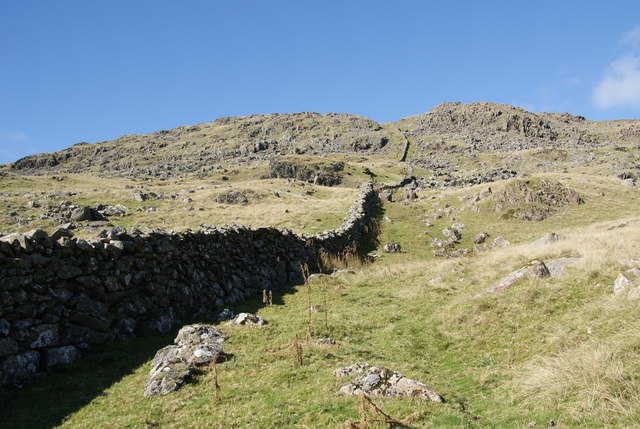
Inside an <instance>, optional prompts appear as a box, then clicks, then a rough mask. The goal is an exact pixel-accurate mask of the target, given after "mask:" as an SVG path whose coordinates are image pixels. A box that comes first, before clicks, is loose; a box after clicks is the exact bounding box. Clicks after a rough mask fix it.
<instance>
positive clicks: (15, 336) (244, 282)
mask: <svg viewBox="0 0 640 429" xmlns="http://www.w3.org/2000/svg"><path fill="white" fill-rule="evenodd" d="M378 204H379V201H378V197H377V194H376V192H375V190H374V187H373V184H372V183H366V184H364V185H362V186H361V188H360V189H359V191H358V194H357V197H356V200H355V202H354V204H353V205H352V207H351V209H350V212H349V216H348V217H347V218H346V219H345V221H344V223H343V224H342V225H341V226H340V227H338V228H337V229H335V230H332V231H325V232H324V233H320V234H316V235H312V236H306V235H303V236H297V235H295V234H293V233H292V232H291V231H289V230H286V229H277V228H255V229H253V228H248V227H243V226H233V227H209V226H204V225H203V226H202V227H201V229H200V231H198V232H187V233H181V234H174V233H169V232H166V231H163V230H148V231H145V232H143V231H140V230H134V231H130V232H127V231H126V230H124V229H123V228H116V229H113V230H111V231H109V232H108V233H107V234H106V237H104V238H96V239H93V240H82V239H69V238H65V237H57V236H55V235H54V236H49V235H47V234H46V233H45V232H44V231H42V230H34V231H32V232H30V233H28V234H23V235H21V234H12V235H9V236H6V237H0V387H3V386H4V387H7V386H18V387H19V386H22V385H24V384H26V383H27V382H28V381H29V380H30V379H31V378H32V377H33V376H34V375H35V374H36V373H38V372H42V371H47V370H48V369H50V368H51V367H54V366H56V365H58V364H61V363H68V362H71V361H73V360H74V359H75V358H76V357H77V356H78V355H79V354H80V353H81V351H82V350H83V349H86V348H89V347H90V346H91V345H96V344H103V343H107V342H109V341H112V340H115V339H126V338H130V337H133V336H135V335H150V334H154V333H162V332H167V331H168V330H169V329H171V327H172V326H173V325H175V324H177V323H181V322H186V321H188V320H189V319H191V318H192V317H193V316H194V315H196V314H197V313H199V312H201V311H205V310H208V309H211V308H213V307H215V306H221V305H224V304H225V303H230V302H237V301H240V300H243V299H245V298H246V297H248V296H249V295H251V294H253V293H255V292H259V291H261V290H262V289H273V288H276V287H278V286H279V285H282V284H284V283H287V282H289V281H295V280H299V279H301V269H300V265H301V264H308V265H309V266H310V267H311V268H312V269H313V268H317V267H318V264H319V262H318V261H319V260H320V256H321V254H322V253H327V254H329V255H338V254H340V253H342V252H344V250H345V249H347V248H356V247H357V246H358V242H359V240H360V239H361V237H362V235H363V234H364V233H365V232H366V230H367V225H368V224H369V223H370V222H371V221H372V216H374V215H375V208H376V207H377V205H378Z"/></svg>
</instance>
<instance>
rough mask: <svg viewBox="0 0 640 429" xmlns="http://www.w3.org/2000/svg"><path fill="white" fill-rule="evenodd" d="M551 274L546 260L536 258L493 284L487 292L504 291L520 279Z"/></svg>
mask: <svg viewBox="0 0 640 429" xmlns="http://www.w3.org/2000/svg"><path fill="white" fill-rule="evenodd" d="M550 275H551V273H550V272H549V269H548V268H547V266H546V265H545V264H544V262H542V261H539V260H537V259H536V260H533V261H531V262H529V263H528V264H526V265H525V266H524V267H522V268H519V269H517V270H515V271H513V272H512V273H509V274H508V275H507V276H505V277H503V278H502V279H500V280H499V281H498V282H496V283H495V284H494V285H493V286H491V287H490V288H489V289H487V290H486V293H497V292H502V291H503V290H506V289H509V288H510V287H511V286H513V285H514V284H516V283H517V282H519V281H520V280H525V279H533V278H540V277H549V276H550Z"/></svg>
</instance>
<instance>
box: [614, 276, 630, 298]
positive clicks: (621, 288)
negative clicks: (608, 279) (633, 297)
mask: <svg viewBox="0 0 640 429" xmlns="http://www.w3.org/2000/svg"><path fill="white" fill-rule="evenodd" d="M632 287H633V285H632V284H631V281H630V280H629V279H628V278H626V277H625V275H624V274H622V273H620V274H618V277H616V279H615V281H614V282H613V294H614V295H623V294H625V293H628V292H629V290H630V289H631V288H632Z"/></svg>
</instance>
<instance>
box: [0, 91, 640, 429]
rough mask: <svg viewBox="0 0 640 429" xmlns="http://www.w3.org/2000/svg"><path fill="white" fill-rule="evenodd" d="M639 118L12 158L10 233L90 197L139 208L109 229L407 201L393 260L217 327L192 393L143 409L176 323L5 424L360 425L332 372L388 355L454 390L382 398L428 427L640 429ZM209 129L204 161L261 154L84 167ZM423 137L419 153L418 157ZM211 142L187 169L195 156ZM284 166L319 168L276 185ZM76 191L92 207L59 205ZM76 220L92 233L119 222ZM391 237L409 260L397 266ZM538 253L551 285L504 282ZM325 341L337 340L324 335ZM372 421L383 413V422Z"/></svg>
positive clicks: (80, 374) (384, 216)
mask: <svg viewBox="0 0 640 429" xmlns="http://www.w3.org/2000/svg"><path fill="white" fill-rule="evenodd" d="M243 124H244V125H243ZM639 124H640V121H608V122H593V121H588V120H586V119H584V118H580V117H575V116H570V115H567V114H551V113H543V114H533V113H529V112H525V111H524V110H522V109H518V108H514V107H511V106H504V105H495V104H490V103H474V104H471V105H464V104H460V103H446V104H444V105H441V106H438V107H436V108H434V109H433V110H432V111H430V112H428V113H425V114H422V115H418V116H414V117H410V118H406V119H403V120H400V121H398V122H397V123H395V124H382V125H381V124H377V123H375V122H373V121H370V120H367V119H364V118H360V117H356V116H353V115H336V114H329V115H317V114H310V113H304V114H296V115H264V116H252V117H243V118H225V119H219V120H216V121H213V122H212V123H210V124H201V125H200V126H199V127H200V128H198V130H189V129H188V127H183V128H180V129H177V130H178V131H176V130H172V131H170V132H164V133H155V134H153V135H149V136H128V137H125V138H122V139H120V140H118V141H114V142H105V143H100V144H96V145H81V146H79V147H73V148H70V149H68V150H67V151H68V152H66V153H73V155H70V156H69V157H68V158H67V159H66V160H65V161H61V162H58V163H57V164H55V165H48V166H47V162H46V161H43V160H47V159H51V158H52V157H55V158H56V160H58V159H59V158H60V156H61V155H60V154H61V153H65V152H64V151H63V152H61V153H56V154H46V155H35V156H33V157H28V158H26V159H24V160H21V161H19V162H17V163H15V164H13V165H9V166H5V167H4V169H2V171H0V174H2V178H1V182H0V193H2V196H1V199H2V203H3V204H2V205H1V206H0V230H6V231H7V232H12V231H16V230H20V231H27V230H29V229H33V228H35V227H42V228H45V229H47V230H50V231H52V230H53V229H55V228H56V227H57V226H59V225H60V223H61V222H69V220H68V219H66V218H64V216H63V218H60V217H59V216H54V215H51V216H50V217H48V218H45V219H40V218H39V217H40V215H42V214H43V213H44V212H45V209H46V207H45V206H47V205H56V206H58V207H60V204H61V203H62V202H63V201H64V200H69V203H70V204H76V205H78V206H88V207H96V204H102V205H111V206H115V205H117V204H124V205H125V206H126V207H127V210H126V214H125V215H117V216H116V215H114V216H107V217H108V222H110V223H111V225H119V226H125V227H127V228H132V227H142V226H143V225H146V226H149V227H152V228H155V227H162V228H166V229H176V230H180V229H186V228H191V229H195V228H197V227H198V225H199V224H201V223H208V224H222V223H239V224H240V223H242V224H251V225H255V226H257V225H264V224H268V225H276V226H279V227H287V228H291V229H293V230H294V231H296V232H311V233H313V232H317V231H320V230H323V229H329V228H334V227H336V226H337V225H338V224H340V222H341V219H342V218H343V217H344V216H345V214H346V211H347V210H348V207H349V205H350V204H351V201H352V198H353V196H354V195H355V186H356V185H357V184H358V183H360V182H362V181H364V180H367V179H369V178H373V179H374V180H376V181H377V183H378V185H380V186H382V185H386V188H388V191H389V192H390V193H392V195H391V196H390V197H389V198H388V199H387V198H385V201H384V203H383V206H382V213H381V219H380V221H381V222H380V226H381V230H380V231H379V236H378V243H377V244H376V246H377V248H375V249H367V252H366V254H362V255H350V256H347V257H346V258H344V259H343V260H335V261H332V263H333V264H334V265H335V266H336V268H348V269H350V270H353V273H350V272H347V271H341V272H339V273H337V274H333V275H328V273H326V274H325V275H322V276H312V278H310V279H309V280H308V281H307V282H305V283H304V284H302V283H300V284H288V285H282V288H281V289H279V290H277V291H276V292H275V293H274V296H273V305H268V304H267V303H264V302H263V301H262V299H261V297H254V298H251V299H249V300H247V301H245V302H242V303H238V304H233V305H231V306H230V309H232V310H233V311H234V312H235V313H239V312H251V313H255V314H257V315H259V316H261V317H262V318H263V319H264V320H266V321H267V324H266V325H264V326H225V325H224V323H217V324H214V325H215V326H216V327H218V328H219V329H220V330H222V331H223V332H224V333H225V335H226V336H227V340H226V341H225V342H224V344H223V348H224V356H223V357H222V358H221V359H219V361H218V363H217V364H216V366H215V368H212V367H211V368H202V370H201V371H200V372H199V374H198V375H197V376H196V377H195V379H194V381H193V382H191V383H189V384H187V385H185V386H184V387H183V388H182V389H180V390H178V391H176V392H172V393H170V394H169V395H166V396H156V397H152V398H144V397H143V395H142V392H143V388H144V387H143V385H144V380H145V378H146V377H147V375H148V373H149V369H150V360H151V359H152V358H153V356H154V354H155V352H156V351H157V350H158V349H160V348H161V347H163V346H165V345H167V344H170V343H171V342H172V341H173V338H174V337H175V332H173V333H172V334H171V335H167V336H166V337H155V338H136V339H133V340H131V341H123V342H117V343H114V344H110V345H108V346H105V347H102V348H101V349H99V350H96V351H95V353H92V354H91V355H89V356H87V357H85V358H83V359H81V360H79V361H77V362H76V363H74V364H72V365H69V366H67V367H64V368H60V369H57V370H55V371H53V373H52V374H50V375H48V376H46V377H44V378H41V379H38V380H36V381H35V382H33V383H32V384H31V385H30V386H28V387H26V388H24V389H22V390H20V391H12V392H9V393H5V394H4V395H3V396H0V400H1V403H0V422H2V424H0V426H2V427H5V426H6V427H10V428H13V427H15V428H44V427H63V428H86V427H118V428H120V427H123V428H125V427H126V428H165V427H166V428H211V427H213V428H247V427H256V428H285V427H286V428H344V427H348V426H347V424H348V421H350V420H351V421H357V422H361V421H362V416H363V411H362V402H361V399H360V398H359V397H357V396H341V395H338V393H337V392H338V390H339V389H340V387H341V386H342V385H344V384H346V383H347V381H345V380H343V379H336V378H334V376H333V375H332V372H333V371H334V370H335V369H336V368H339V367H345V366H350V365H353V364H355V363H365V362H366V363H369V364H371V365H378V366H383V367H387V368H390V369H392V370H395V371H398V372H400V373H402V374H403V375H405V376H407V377H409V378H411V379H413V380H418V381H420V382H423V383H425V384H426V385H427V386H429V387H430V388H432V389H433V390H435V391H436V392H437V393H438V394H440V395H441V396H442V397H443V398H444V400H445V401H444V402H443V403H433V402H425V401H422V400H419V399H416V398H373V399H372V400H373V402H374V403H375V404H376V406H377V407H379V409H380V410H382V411H383V412H384V413H386V414H387V415H388V416H391V417H393V418H394V419H397V420H402V421H403V422H404V423H405V424H406V427H412V428H427V427H429V428H431V427H440V428H456V427H460V428H524V427H553V426H555V427H576V428H578V427H580V428H583V427H591V428H601V427H620V428H627V427H628V428H631V427H638V421H640V368H639V366H640V337H638V335H637V330H638V323H639V318H638V314H639V310H640V299H636V298H640V292H639V293H638V295H637V296H634V294H633V293H629V294H628V295H627V294H626V292H625V293H624V294H614V283H615V282H616V279H617V278H618V276H619V275H620V274H623V275H624V276H626V277H627V278H628V279H629V280H630V282H631V283H632V288H636V287H640V216H638V213H640V198H639V197H640V190H639V189H638V182H637V180H639V179H638V172H639V170H640V153H639V151H638V149H639V148H640V125H639ZM347 127H349V129H348V130H347ZM189 133H192V134H189ZM193 133H203V134H206V136H201V137H199V138H200V140H197V139H195V140H193V142H194V143H193V145H194V146H193V149H195V147H196V146H197V147H199V148H204V147H205V146H203V145H206V144H212V145H213V144H214V143H212V142H213V140H211V142H209V143H207V142H208V141H209V140H207V139H208V138H209V137H210V136H215V139H217V140H216V142H219V143H215V144H219V145H220V148H221V151H227V152H224V153H225V154H230V153H231V152H232V151H237V150H240V149H238V148H239V147H240V146H238V145H239V144H240V142H241V141H242V142H245V143H247V144H249V146H247V148H246V150H247V151H248V152H247V153H244V154H242V153H239V152H238V154H237V155H234V156H232V157H227V158H225V156H227V155H220V157H219V158H216V164H215V165H216V167H215V168H213V169H211V170H210V171H209V170H208V171H203V170H202V169H201V165H200V164H198V163H196V164H193V165H197V166H198V167H197V168H195V169H189V168H188V167H187V165H189V163H190V162H191V161H188V162H186V163H183V164H181V165H183V166H184V168H183V167H180V168H172V169H171V170H167V169H166V168H165V167H164V166H163V165H162V164H158V161H157V159H159V158H153V157H151V156H150V155H149V158H148V159H146V160H145V159H143V158H144V156H147V155H142V156H141V157H140V158H136V159H135V160H133V161H132V162H133V164H132V166H130V167H131V168H128V169H125V168H120V167H119V166H117V165H115V164H114V165H112V167H113V168H107V169H104V170H102V171H101V172H100V173H99V174H100V175H102V176H105V177H101V178H98V177H96V175H95V174H97V173H98V169H97V168H94V167H96V166H97V165H98V164H95V162H98V163H99V162H102V161H101V160H102V159H103V158H101V155H100V154H98V153H96V154H93V155H91V156H90V158H91V159H93V160H94V163H93V164H89V165H90V167H87V168H84V167H82V168H81V167H80V166H81V165H83V164H82V162H81V160H82V159H86V157H87V156H89V152H91V151H93V150H96V151H97V150H98V148H100V147H109V148H111V149H109V150H114V151H116V150H118V148H120V150H122V151H131V152H127V153H138V151H139V150H140V148H141V147H142V145H150V144H151V143H150V140H149V141H148V140H147V139H153V140H157V141H162V139H173V140H172V143H169V142H168V140H167V146H165V147H162V148H157V149H154V150H156V152H155V155H153V156H154V157H161V156H165V152H162V151H161V149H162V150H168V149H167V148H169V147H170V146H171V145H172V144H173V145H175V148H177V147H182V146H180V145H185V144H186V141H187V140H190V139H194V137H193V136H194V135H195V134H193ZM152 136H153V137H152ZM269 139H271V140H269ZM324 139H328V141H324ZM385 139H386V142H385V143H384V144H381V142H383V141H385ZM205 140H206V141H205ZM223 140H224V142H223ZM267 140H268V143H269V144H268V145H266V148H264V149H260V150H258V151H255V152H254V149H255V148H256V146H255V145H257V144H259V143H261V142H263V141H267ZM283 142H286V143H283ZM245 143H243V144H245ZM407 143H408V146H407V147H408V154H407V157H406V162H402V163H399V162H398V160H399V159H400V158H401V157H402V154H403V150H404V148H405V145H407ZM154 144H156V143H154ZM149 147H151V146H149ZM189 147H190V146H188V145H187V146H184V149H181V150H184V152H181V151H177V152H173V153H174V155H170V156H182V157H183V158H182V160H185V159H186V158H185V157H191V156H195V155H193V154H194V153H196V152H195V151H191V149H189ZM202 150H203V151H207V152H209V151H210V149H202ZM242 150H244V149H242ZM74 151H75V152H74ZM280 151H281V152H280ZM214 152H215V151H213V150H211V153H214ZM91 153H93V152H91ZM123 153H124V152H123ZM140 153H141V154H145V153H146V152H144V151H143V152H140ZM166 153H167V154H168V153H169V152H166ZM215 153H222V152H215ZM175 154H181V155H175ZM256 154H260V155H256ZM267 154H269V156H267ZM263 155H264V156H263ZM167 156H169V155H167ZM207 156H213V155H203V159H204V160H205V161H206V160H207V159H208V158H207ZM215 156H218V155H215ZM189 159H191V158H189ZM223 159H224V160H223ZM174 161H175V162H178V163H180V160H179V159H178V158H175V159H174ZM205 161H203V162H205ZM273 161H277V162H285V163H287V164H286V165H285V166H284V167H278V168H279V170H278V171H281V172H286V171H294V172H295V174H298V176H294V177H286V176H287V175H288V173H287V174H284V177H273V176H272V175H271V170H270V169H271V163H272V162H273ZM172 162H173V161H172ZM206 162H208V161H206ZM206 162H205V163H206ZM146 163H148V165H156V166H157V170H153V168H156V167H149V168H151V170H149V168H147V167H144V166H143V165H147V164H146ZM339 163H341V168H339V169H336V168H334V166H335V165H337V164H339ZM105 165H107V164H105ZM108 165H111V164H108ZM203 165H204V164H203ZM212 165H213V164H212ZM313 165H317V166H319V167H318V169H317V170H313V168H315V167H312V166H313ZM218 167H219V168H218ZM303 167H306V168H308V169H311V170H313V171H321V170H322V171H325V170H326V171H330V172H332V173H331V174H333V173H335V174H337V175H339V177H340V181H339V182H336V183H332V185H333V186H323V185H322V184H319V183H317V179H316V176H314V175H313V174H311V173H308V171H311V170H304V171H307V172H303V173H300V172H301V171H303ZM323 169H325V170H323ZM153 171H157V173H158V174H159V175H158V176H156V173H153ZM168 171H171V172H172V174H171V175H169V174H168ZM150 172H151V173H150ZM511 172H513V174H512V173H511ZM33 173H37V174H33ZM299 174H302V175H301V176H300V175H299ZM54 176H55V177H56V178H57V179H53V177H54ZM407 176H409V177H407ZM411 176H413V177H411ZM332 177H333V176H332ZM403 179H406V180H404V181H403V186H396V187H394V185H397V184H398V183H399V182H400V181H401V180H403ZM323 180H324V179H323ZM314 181H315V182H316V183H314ZM55 191H58V192H70V193H71V194H70V195H66V194H65V195H54V196H50V195H52V194H53V193H54V192H55ZM234 192H235V193H237V194H238V195H242V196H244V197H245V198H246V201H244V200H243V199H242V198H241V197H239V196H236V195H235V194H233V195H234V196H233V200H234V202H233V203H230V202H229V201H230V200H229V195H230V193H234ZM134 193H142V194H145V195H146V197H147V199H145V200H144V201H138V200H136V199H135V197H134ZM172 193H173V194H175V196H172ZM154 195H155V196H154ZM220 195H223V196H224V197H223V199H222V200H221V199H220ZM187 199H189V200H190V201H186V200H187ZM236 200H237V201H239V202H235V201H236ZM29 202H35V203H36V205H34V204H29ZM64 207H68V206H64ZM137 207H142V209H141V210H140V211H137V210H136V209H137ZM151 208H152V210H149V209H151ZM46 210H49V209H46ZM64 210H66V212H69V211H70V210H68V209H66V208H65V209H64ZM64 210H63V211H64ZM10 212H14V213H15V215H14V216H9V214H10ZM47 213H48V212H47ZM29 218H32V220H29V221H28V222H26V223H24V224H22V225H21V224H20V223H19V222H17V221H16V220H15V219H29ZM74 223H75V224H76V225H75V226H76V229H75V230H74V232H75V233H76V236H83V235H91V234H97V233H99V231H100V230H101V228H109V227H107V226H103V227H100V226H97V227H92V226H91V222H88V221H79V222H74ZM452 230H455V231H456V233H454V232H452ZM482 233H486V235H487V237H485V238H484V239H483V240H480V239H479V236H480V235H481V234H482ZM550 233H554V235H553V236H551V235H548V234H550ZM541 237H545V238H544V239H543V240H541V241H540V240H539V239H541ZM549 237H552V238H549ZM500 238H501V239H500ZM389 242H393V243H398V244H399V245H400V246H401V249H402V251H401V252H399V253H385V252H384V251H383V247H384V245H385V244H387V243H389ZM534 261H542V262H543V263H544V264H546V265H547V267H548V268H549V270H550V273H551V275H550V276H545V277H536V278H522V279H520V280H519V281H516V282H514V283H512V284H510V285H509V286H508V287H506V288H501V289H499V290H498V289H495V288H494V289H492V287H493V286H495V285H496V284H497V283H498V282H500V281H501V279H504V278H505V277H506V276H508V275H509V274H510V273H512V272H515V271H516V270H520V269H523V268H526V267H528V266H531V265H532V263H533V262H534ZM639 291H640V289H639ZM310 306H313V307H314V311H312V312H310V311H309V307H310ZM214 311H215V309H212V312H214ZM207 316H208V315H203V316H202V318H201V320H203V321H206V320H208V319H207ZM177 328H178V327H177ZM296 337H297V338H298V340H299V342H300V344H301V346H302V356H301V359H302V365H299V361H298V358H299V356H296V354H295V347H294V344H295V342H296V339H295V338H296ZM322 338H331V339H333V340H335V342H336V343H335V344H316V343H315V342H314V340H317V339H322ZM216 385H218V386H219V389H218V388H217V387H216ZM218 395H219V399H218V398H217V396H218ZM43 398H47V400H46V401H44V400H43ZM34 404H38V406H37V407H36V406H34ZM369 415H370V417H371V418H374V415H376V416H378V417H379V416H380V414H377V413H376V412H374V411H372V410H371V409H370V410H369ZM363 427H364V426H363ZM366 427H370V428H376V427H388V426H386V425H383V424H379V423H368V426H366Z"/></svg>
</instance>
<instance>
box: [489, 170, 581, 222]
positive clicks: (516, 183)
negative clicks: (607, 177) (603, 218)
mask: <svg viewBox="0 0 640 429" xmlns="http://www.w3.org/2000/svg"><path fill="white" fill-rule="evenodd" d="M490 199H492V200H494V201H496V206H495V209H496V211H503V215H504V216H505V217H506V218H509V217H516V218H519V219H522V220H525V221H541V220H544V219H546V218H547V217H549V216H551V215H553V214H554V213H556V212H557V210H558V208H561V207H566V206H574V205H579V204H584V200H583V199H582V198H580V196H579V195H578V193H577V192H576V191H574V190H573V189H570V188H567V187H566V186H564V185H563V184H562V183H560V182H557V181H554V180H550V179H520V180H513V181H511V182H510V183H508V184H507V185H506V186H505V187H504V188H502V189H501V190H499V191H497V192H496V193H494V194H493V195H491V196H490Z"/></svg>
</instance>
